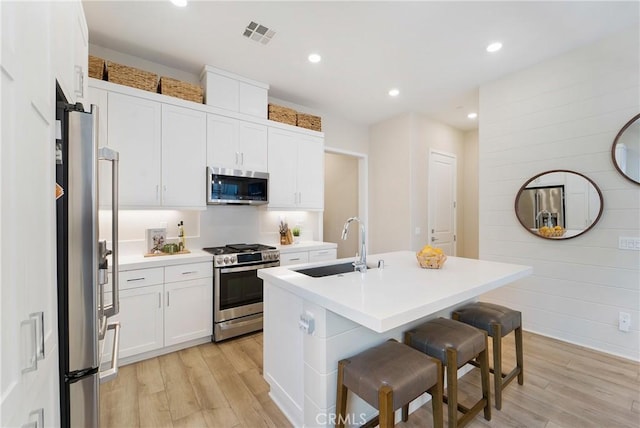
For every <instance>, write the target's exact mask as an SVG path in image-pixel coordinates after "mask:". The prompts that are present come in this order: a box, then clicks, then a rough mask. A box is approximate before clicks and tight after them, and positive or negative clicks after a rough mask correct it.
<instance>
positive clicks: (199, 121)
mask: <svg viewBox="0 0 640 428" xmlns="http://www.w3.org/2000/svg"><path fill="white" fill-rule="evenodd" d="M206 139H207V118H206V114H205V113H203V112H200V111H196V110H191V109H188V108H183V107H177V106H172V105H167V104H163V105H162V205H163V206H167V207H176V208H178V207H179V208H204V207H206V198H205V189H206V185H205V183H206V164H205V159H206Z"/></svg>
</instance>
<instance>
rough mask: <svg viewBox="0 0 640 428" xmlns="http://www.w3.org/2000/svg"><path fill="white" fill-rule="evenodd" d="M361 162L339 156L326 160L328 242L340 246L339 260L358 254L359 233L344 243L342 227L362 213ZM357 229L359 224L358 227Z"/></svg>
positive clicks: (325, 188) (334, 154) (335, 155)
mask: <svg viewBox="0 0 640 428" xmlns="http://www.w3.org/2000/svg"><path fill="white" fill-rule="evenodd" d="M358 162H359V161H358V159H357V158H355V157H353V156H346V155H341V154H337V153H325V157H324V171H325V175H324V215H323V228H322V229H323V232H324V240H325V241H328V242H335V243H337V244H338V258H339V259H340V258H345V257H353V256H354V255H355V254H356V252H358V251H359V250H358V242H359V240H358V239H359V238H358V233H355V231H351V232H350V233H349V236H348V238H347V239H346V240H344V241H343V240H342V236H341V235H342V227H343V226H344V222H345V220H347V219H348V218H349V217H353V216H357V215H359V211H358V200H359V196H358V184H359V182H358ZM354 226H355V227H357V225H354Z"/></svg>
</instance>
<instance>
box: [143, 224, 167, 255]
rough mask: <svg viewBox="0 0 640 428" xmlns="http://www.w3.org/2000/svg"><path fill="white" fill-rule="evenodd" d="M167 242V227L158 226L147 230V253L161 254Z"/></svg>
mask: <svg viewBox="0 0 640 428" xmlns="http://www.w3.org/2000/svg"><path fill="white" fill-rule="evenodd" d="M166 243H167V228H165V227H156V228H152V229H147V230H146V244H147V245H146V248H147V254H159V253H161V252H162V247H163V246H164V244H166Z"/></svg>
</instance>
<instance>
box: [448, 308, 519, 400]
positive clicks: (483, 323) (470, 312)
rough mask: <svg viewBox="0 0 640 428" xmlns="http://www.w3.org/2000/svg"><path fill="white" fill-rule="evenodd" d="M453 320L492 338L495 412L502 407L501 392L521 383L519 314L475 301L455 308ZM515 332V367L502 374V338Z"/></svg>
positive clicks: (452, 315)
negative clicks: (509, 386) (511, 385)
mask: <svg viewBox="0 0 640 428" xmlns="http://www.w3.org/2000/svg"><path fill="white" fill-rule="evenodd" d="M451 317H452V318H453V319H454V320H458V321H460V322H463V323H465V324H469V325H472V326H474V327H476V328H479V329H482V330H484V331H486V332H487V334H488V335H489V336H491V338H492V339H493V342H492V343H493V368H492V369H490V371H491V373H493V375H494V376H493V379H494V389H495V396H496V409H498V410H500V409H501V408H502V390H503V389H504V388H505V387H506V386H507V385H508V384H509V383H510V382H511V381H512V380H513V379H514V378H515V377H516V376H517V377H518V383H519V384H520V385H522V384H523V383H524V359H523V350H522V314H521V313H520V312H519V311H516V310H513V309H509V308H507V307H504V306H500V305H496V304H493V303H485V302H476V303H471V304H469V305H465V306H463V307H462V308H459V309H456V310H455V311H453V313H452V314H451ZM512 331H513V332H514V336H515V342H516V367H515V368H514V369H513V370H511V372H509V373H508V374H505V373H503V372H502V338H503V337H504V336H506V335H507V334H509V333H511V332H512Z"/></svg>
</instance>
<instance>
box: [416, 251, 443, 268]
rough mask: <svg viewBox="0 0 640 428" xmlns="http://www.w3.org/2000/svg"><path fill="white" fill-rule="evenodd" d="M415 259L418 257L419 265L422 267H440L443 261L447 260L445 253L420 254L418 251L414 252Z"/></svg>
mask: <svg viewBox="0 0 640 428" xmlns="http://www.w3.org/2000/svg"><path fill="white" fill-rule="evenodd" d="M416 259H418V263H420V267H422V268H424V269H441V268H442V266H443V265H444V262H446V261H447V256H446V255H445V254H439V255H435V256H424V255H420V253H416Z"/></svg>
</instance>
